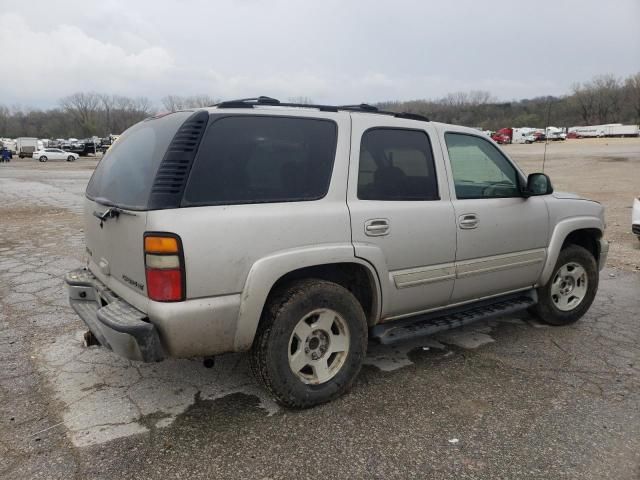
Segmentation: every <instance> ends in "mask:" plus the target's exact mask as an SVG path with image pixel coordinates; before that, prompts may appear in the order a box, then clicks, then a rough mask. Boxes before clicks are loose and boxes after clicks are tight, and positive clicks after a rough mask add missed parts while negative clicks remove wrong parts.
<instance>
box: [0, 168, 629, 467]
mask: <svg viewBox="0 0 640 480" xmlns="http://www.w3.org/2000/svg"><path fill="white" fill-rule="evenodd" d="M94 165H95V161H94V160H80V161H79V162H76V163H75V164H73V165H64V168H62V167H63V166H54V167H52V168H48V169H47V168H44V167H41V166H39V167H38V168H30V167H29V166H28V164H26V163H22V164H17V165H16V164H0V366H1V369H0V478H7V479H22V478H25V479H31V478H47V479H50V478H61V479H62V478H64V479H68V478H79V479H80V478H82V479H85V478H100V479H102V478H104V479H113V478H137V479H145V478H163V479H164V478H208V479H210V478H225V479H226V478H231V479H233V478H244V479H247V478H251V479H253V478H257V479H263V478H269V479H276V478H283V479H290V478H299V479H306V478H313V479H317V478H322V477H324V478H353V479H358V478H362V479H371V478H381V479H387V478H433V479H438V478H478V479H481V478H482V479H484V478H504V479H516V478H517V479H525V478H526V479H529V478H540V479H550V478H575V479H605V478H611V479H636V480H637V479H638V478H640V298H639V293H640V274H637V273H631V272H625V271H621V270H616V269H606V270H605V271H604V272H602V273H601V284H600V291H599V293H598V296H597V298H596V301H595V303H594V305H593V306H592V308H591V309H590V311H589V312H588V314H587V315H586V316H585V317H584V318H583V319H582V320H581V321H580V322H578V323H577V324H575V325H572V326H569V327H561V328H554V327H548V326H545V325H541V324H539V323H538V322H536V321H535V320H534V319H533V318H531V317H529V316H528V315H527V314H526V313H523V314H520V315H518V316H511V317H507V318H502V319H499V320H495V321H488V322H481V323H479V324H476V325H473V326H471V327H467V328H463V329H459V330H454V331H450V332H447V333H444V334H441V335H438V336H436V337H434V338H429V339H422V340H416V341H413V342H409V343H407V344H403V345H400V346H396V347H383V346H380V345H376V344H371V345H370V347H369V354H368V357H367V360H366V364H365V366H364V368H363V371H362V373H361V374H360V377H359V378H358V380H357V382H356V384H355V386H354V388H353V390H352V391H351V392H350V393H349V394H348V395H346V396H344V397H342V398H340V399H338V400H337V401H334V402H333V403H331V404H328V405H325V406H321V407H317V408H314V409H311V410H306V411H290V410H286V409H282V408H280V407H279V406H277V405H276V404H275V403H274V402H273V401H272V400H271V399H270V398H269V396H268V395H267V394H266V393H265V392H264V391H263V390H261V389H260V387H259V386H258V385H257V384H256V383H255V382H254V380H253V378H252V377H251V376H250V374H249V370H248V365H247V359H246V356H245V355H243V354H233V355H225V356H221V357H219V358H218V359H217V361H216V364H215V366H214V367H213V368H212V369H206V368H204V367H203V366H202V362H201V361H199V360H170V361H165V362H161V363H158V364H141V363H137V362H129V361H126V360H123V359H120V358H118V357H117V356H115V355H114V354H111V353H110V352H107V351H105V350H103V349H101V348H100V347H89V348H87V347H84V346H83V345H82V342H81V337H82V332H83V331H84V328H83V325H82V323H81V321H80V320H79V319H78V317H77V316H76V315H75V314H74V313H73V311H72V310H71V308H70V307H69V306H68V305H67V298H66V292H65V289H64V286H63V282H62V276H63V275H64V273H66V272H67V271H68V270H71V269H73V268H76V267H78V266H81V265H82V262H83V258H84V244H83V233H82V222H81V218H80V212H81V205H82V198H83V191H84V186H85V185H86V182H87V180H88V178H89V176H90V174H91V170H92V168H93V166H94Z"/></svg>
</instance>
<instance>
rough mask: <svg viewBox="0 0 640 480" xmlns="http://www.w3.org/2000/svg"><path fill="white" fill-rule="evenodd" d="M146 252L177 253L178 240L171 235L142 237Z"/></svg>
mask: <svg viewBox="0 0 640 480" xmlns="http://www.w3.org/2000/svg"><path fill="white" fill-rule="evenodd" d="M144 251H145V252H146V253H178V241H177V240H176V239H175V238H173V237H152V236H148V237H144Z"/></svg>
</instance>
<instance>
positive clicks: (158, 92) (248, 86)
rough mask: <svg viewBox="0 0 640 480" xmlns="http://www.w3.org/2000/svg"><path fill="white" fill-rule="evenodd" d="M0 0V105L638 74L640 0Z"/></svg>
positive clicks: (437, 87)
mask: <svg viewBox="0 0 640 480" xmlns="http://www.w3.org/2000/svg"><path fill="white" fill-rule="evenodd" d="M169 3H170V2H168V1H164V0H163V1H159V0H102V1H95V2H94V1H87V0H55V1H53V0H48V1H28V0H1V1H0V58H1V59H2V77H1V78H0V104H5V105H14V104H21V105H23V106H33V107H50V106H54V105H56V104H57V101H58V99H59V98H61V97H63V96H65V95H68V94H71V93H74V92H76V91H96V92H101V93H116V94H122V95H130V96H137V95H145V96H147V97H149V98H151V99H152V100H153V101H154V102H157V103H159V101H160V98H162V97H163V96H164V95H166V94H171V93H172V94H179V95H191V94H198V93H206V94H209V95H212V96H214V97H216V98H222V99H230V98H237V97H252V96H257V95H271V96H275V97H277V98H281V99H287V98H291V97H298V96H304V97H309V98H311V99H313V100H314V101H316V102H326V103H333V102H335V103H344V102H349V103H359V102H363V101H366V102H376V101H383V100H391V99H402V100H408V99H416V98H437V97H440V96H443V95H445V94H446V93H448V92H454V91H461V90H471V89H480V90H488V91H490V92H491V93H492V94H493V95H495V96H496V97H498V98H500V99H504V100H509V99H519V98H529V97H534V96H539V95H545V94H554V95H557V94H563V93H567V92H568V91H569V90H570V87H571V84H572V83H573V82H575V81H584V80H589V79H590V78H591V77H593V76H594V75H598V74H603V73H613V74H615V75H618V76H626V75H629V74H631V73H635V72H638V71H640V0H575V1H564V0H550V1H545V0H540V1H536V2H526V3H527V5H526V6H525V2H519V1H505V0H502V1H500V2H488V1H479V0H460V1H456V0H446V1H438V2H436V1H421V0H394V1H383V0H376V1H373V0H369V1H365V0H362V1H349V0H318V1H304V0H273V1H266V0H265V1H259V0H217V1H216V0H202V1H197V0H185V1H181V2H173V5H172V6H166V5H167V4H169Z"/></svg>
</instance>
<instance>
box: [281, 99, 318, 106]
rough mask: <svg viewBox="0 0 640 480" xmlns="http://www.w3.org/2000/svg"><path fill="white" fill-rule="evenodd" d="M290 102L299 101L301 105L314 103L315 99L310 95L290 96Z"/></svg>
mask: <svg viewBox="0 0 640 480" xmlns="http://www.w3.org/2000/svg"><path fill="white" fill-rule="evenodd" d="M287 101H288V102H289V103H298V104H300V105H313V100H312V99H311V98H309V97H289V98H288V99H287Z"/></svg>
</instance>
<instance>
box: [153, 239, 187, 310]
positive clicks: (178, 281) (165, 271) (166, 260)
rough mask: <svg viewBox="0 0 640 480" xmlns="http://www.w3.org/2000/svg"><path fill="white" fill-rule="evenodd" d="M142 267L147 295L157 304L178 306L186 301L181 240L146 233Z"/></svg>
mask: <svg viewBox="0 0 640 480" xmlns="http://www.w3.org/2000/svg"><path fill="white" fill-rule="evenodd" d="M144 264H145V270H146V275H147V294H148V295H149V298H150V299H151V300H155V301H157V302H179V301H181V300H184V297H185V292H186V288H185V273H184V256H183V253H182V242H181V241H180V237H178V236H177V235H175V234H173V233H155V232H154V233H146V234H145V236H144Z"/></svg>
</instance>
